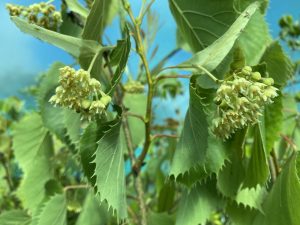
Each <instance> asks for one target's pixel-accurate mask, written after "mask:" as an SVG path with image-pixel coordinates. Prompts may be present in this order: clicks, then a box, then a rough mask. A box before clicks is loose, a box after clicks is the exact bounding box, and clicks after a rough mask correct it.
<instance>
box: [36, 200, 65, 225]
mask: <svg viewBox="0 0 300 225" xmlns="http://www.w3.org/2000/svg"><path fill="white" fill-rule="evenodd" d="M54 224H55V225H67V204H66V199H65V196H64V195H62V194H61V195H55V196H53V197H51V198H50V199H49V200H48V201H47V202H46V203H45V205H44V206H43V208H42V210H41V212H40V214H39V215H38V223H37V225H54Z"/></svg>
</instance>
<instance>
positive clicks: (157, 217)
mask: <svg viewBox="0 0 300 225" xmlns="http://www.w3.org/2000/svg"><path fill="white" fill-rule="evenodd" d="M148 224H149V225H158V224H159V225H174V224H175V221H174V218H173V216H171V215H169V214H167V213H155V212H149V213H148Z"/></svg>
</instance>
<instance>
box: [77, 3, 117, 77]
mask: <svg viewBox="0 0 300 225" xmlns="http://www.w3.org/2000/svg"><path fill="white" fill-rule="evenodd" d="M118 4H119V2H117V3H116V0H98V1H96V0H95V1H93V5H92V8H91V10H90V13H89V15H88V17H87V20H86V23H85V26H84V28H83V32H82V39H84V40H90V41H91V40H93V41H96V42H98V43H102V35H103V32H104V29H105V27H106V25H107V24H108V23H109V22H110V21H111V17H112V11H114V10H112V9H113V8H115V6H116V5H118ZM92 59H93V56H90V57H80V58H79V63H80V65H81V67H82V68H83V69H85V70H87V69H88V68H89V65H90V63H91V61H92ZM102 67H103V63H102V55H101V54H99V56H98V57H97V58H96V60H95V63H94V65H93V68H92V71H91V75H92V77H95V78H97V79H99V75H100V74H102V70H103V68H102ZM100 78H101V77H100Z"/></svg>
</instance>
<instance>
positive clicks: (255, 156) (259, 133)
mask: <svg viewBox="0 0 300 225" xmlns="http://www.w3.org/2000/svg"><path fill="white" fill-rule="evenodd" d="M264 129H265V128H264V121H263V122H262V123H259V124H257V125H256V126H255V127H254V142H253V145H252V150H251V157H250V161H249V164H248V167H247V169H246V177H245V181H244V183H243V186H244V187H248V188H252V187H256V186H257V185H258V184H259V185H264V184H265V182H266V181H267V179H268V177H269V166H268V161H267V152H266V143H265V142H266V137H265V130H264Z"/></svg>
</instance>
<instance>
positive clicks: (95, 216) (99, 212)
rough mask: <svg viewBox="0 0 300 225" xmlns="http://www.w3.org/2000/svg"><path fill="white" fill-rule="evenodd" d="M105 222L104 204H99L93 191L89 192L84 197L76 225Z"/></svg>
mask: <svg viewBox="0 0 300 225" xmlns="http://www.w3.org/2000/svg"><path fill="white" fill-rule="evenodd" d="M107 223H108V212H107V209H105V208H104V205H101V206H100V203H99V201H97V199H96V197H95V195H94V193H92V192H90V193H89V194H88V195H87V196H86V198H85V201H84V205H83V209H82V211H81V213H80V215H79V218H78V220H77V222H76V225H106V224H107Z"/></svg>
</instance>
